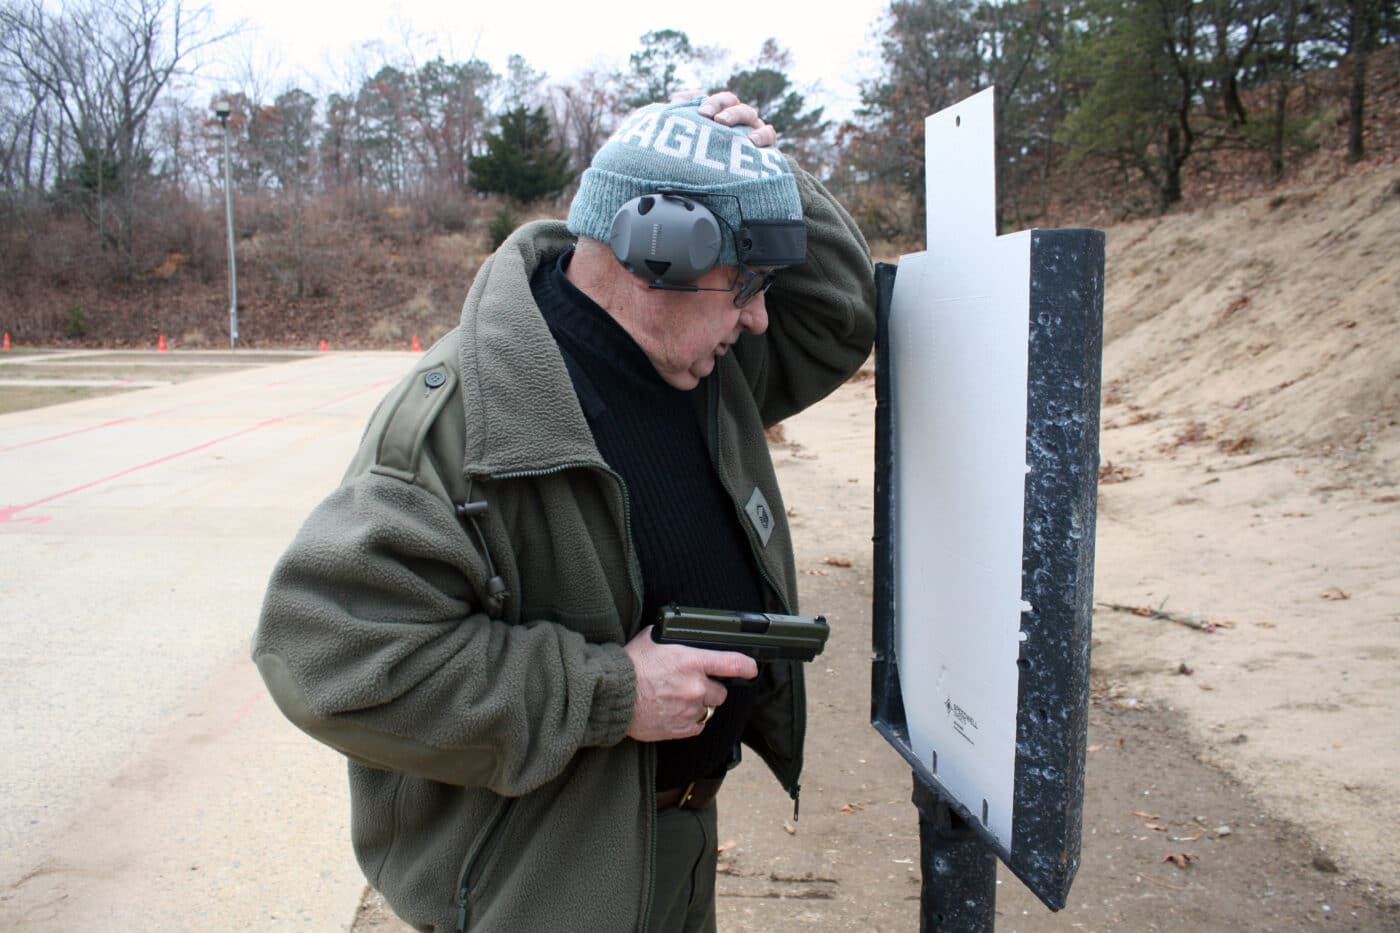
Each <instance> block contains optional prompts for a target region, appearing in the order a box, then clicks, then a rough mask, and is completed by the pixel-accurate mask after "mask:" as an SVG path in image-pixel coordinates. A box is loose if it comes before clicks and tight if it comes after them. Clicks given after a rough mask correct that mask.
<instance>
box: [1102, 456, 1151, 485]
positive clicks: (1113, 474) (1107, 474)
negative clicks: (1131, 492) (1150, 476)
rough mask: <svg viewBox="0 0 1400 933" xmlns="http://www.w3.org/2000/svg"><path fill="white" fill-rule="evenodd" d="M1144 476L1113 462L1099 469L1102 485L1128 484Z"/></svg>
mask: <svg viewBox="0 0 1400 933" xmlns="http://www.w3.org/2000/svg"><path fill="white" fill-rule="evenodd" d="M1141 475H1142V474H1141V473H1140V472H1139V471H1137V470H1134V469H1133V468H1132V467H1129V466H1121V465H1119V464H1115V463H1114V462H1113V461H1112V460H1108V461H1105V462H1104V464H1103V466H1101V467H1099V482H1100V483H1126V482H1127V481H1128V480H1130V479H1133V478H1135V477H1138V476H1141Z"/></svg>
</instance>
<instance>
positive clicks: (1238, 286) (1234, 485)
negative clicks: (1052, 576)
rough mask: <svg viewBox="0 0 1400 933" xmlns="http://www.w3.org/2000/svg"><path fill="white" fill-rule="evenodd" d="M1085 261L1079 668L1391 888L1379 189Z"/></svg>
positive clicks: (1399, 209)
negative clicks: (1092, 514)
mask: <svg viewBox="0 0 1400 933" xmlns="http://www.w3.org/2000/svg"><path fill="white" fill-rule="evenodd" d="M1108 244H1109V255H1108V270H1107V293H1106V302H1105V304H1106V309H1105V331H1106V334H1105V351H1104V356H1105V359H1104V376H1105V391H1104V409H1103V434H1102V457H1103V463H1104V467H1103V469H1102V480H1103V485H1102V486H1101V494H1100V519H1099V522H1100V524H1099V550H1098V573H1097V581H1096V596H1097V598H1098V599H1099V600H1100V601H1101V603H1103V604H1116V605H1118V606H1127V607H1135V608H1137V609H1138V610H1139V612H1140V613H1141V612H1145V611H1149V610H1153V611H1156V615H1151V616H1148V615H1142V614H1136V615H1135V614H1133V613H1131V612H1124V611H1114V610H1111V609H1108V608H1107V607H1104V608H1101V610H1100V612H1099V613H1098V614H1097V615H1096V619H1095V667H1096V668H1097V669H1098V670H1099V671H1101V672H1102V673H1103V674H1104V676H1105V677H1107V678H1108V679H1109V680H1110V681H1112V692H1113V695H1114V696H1115V697H1116V698H1118V699H1119V700H1120V701H1121V702H1124V703H1132V704H1147V705H1150V704H1155V705H1157V706H1160V707H1162V708H1170V709H1172V710H1176V711H1181V712H1183V713H1184V714H1185V718H1186V722H1187V723H1188V726H1189V728H1190V730H1191V731H1192V732H1193V733H1194V736H1195V738H1196V740H1197V741H1198V742H1199V743H1200V744H1201V747H1202V757H1203V758H1204V759H1206V760H1208V761H1211V762H1212V763H1215V764H1218V765H1220V766H1221V767H1223V768H1225V769H1226V770H1227V771H1229V772H1230V773H1232V774H1234V775H1235V776H1237V777H1238V778H1239V779H1240V780H1241V781H1243V782H1244V783H1245V784H1246V785H1247V786H1248V787H1250V788H1251V789H1253V790H1254V791H1255V792H1257V794H1258V795H1259V797H1260V798H1261V799H1262V800H1263V801H1264V802H1265V804H1266V805H1268V806H1269V807H1270V809H1271V810H1273V811H1275V812H1278V813H1280V814H1282V815H1284V816H1286V817H1288V818H1290V819H1292V820H1294V821H1295V822H1297V823H1298V824H1300V825H1302V826H1304V827H1306V828H1307V830H1308V831H1309V833H1310V834H1311V835H1313V837H1314V838H1315V839H1317V840H1318V842H1319V844H1320V845H1322V846H1323V847H1325V848H1326V849H1327V850H1328V851H1329V852H1330V853H1332V856H1335V858H1336V860H1337V862H1338V863H1339V864H1341V865H1342V866H1343V869H1344V870H1347V871H1351V872H1354V873H1355V874H1356V875H1358V876H1360V877H1364V878H1369V879H1372V880H1376V881H1382V882H1387V881H1388V883H1390V884H1391V885H1392V886H1393V885H1394V882H1395V879H1397V878H1400V847H1397V846H1396V844H1395V839H1396V838H1397V835H1400V820H1397V818H1396V816H1395V814H1394V807H1393V806H1392V805H1391V803H1392V802H1393V801H1394V800H1396V799H1400V728H1397V726H1396V725H1395V719H1394V714H1395V710H1396V709H1397V708H1400V679H1397V678H1396V676H1395V670H1396V660H1397V658H1400V574H1398V573H1397V571H1396V568H1397V567H1398V566H1400V506H1397V502H1400V496H1397V492H1400V489H1397V484H1398V483H1400V430H1397V420H1400V170H1397V169H1396V168H1395V167H1394V166H1391V167H1388V168H1384V169H1381V170H1377V171H1373V172H1371V173H1369V174H1365V175H1358V176H1355V177H1347V178H1343V179H1340V180H1338V181H1336V182H1334V183H1332V184H1330V185H1328V186H1325V187H1318V188H1304V189H1298V190H1292V191H1287V192H1279V193H1274V194H1270V195H1266V196H1263V197H1259V198H1255V199H1252V200H1247V201H1243V202H1241V203H1238V204H1234V205H1231V206H1221V207H1217V208H1212V209H1208V210H1205V211H1200V212H1196V213H1193V214H1183V215H1180V216H1172V217H1168V218H1164V219H1160V220H1153V221H1143V222H1139V223H1134V224H1129V225H1125V226H1122V227H1117V228H1114V229H1112V230H1110V231H1109V238H1108ZM1178 623H1185V624H1178ZM1332 856H1329V858H1330V857H1332ZM1394 893H1395V892H1393V891H1392V894H1394Z"/></svg>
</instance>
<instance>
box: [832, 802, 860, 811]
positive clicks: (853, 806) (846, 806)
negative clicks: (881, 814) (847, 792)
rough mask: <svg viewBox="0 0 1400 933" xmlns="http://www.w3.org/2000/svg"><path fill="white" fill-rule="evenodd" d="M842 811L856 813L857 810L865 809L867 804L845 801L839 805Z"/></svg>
mask: <svg viewBox="0 0 1400 933" xmlns="http://www.w3.org/2000/svg"><path fill="white" fill-rule="evenodd" d="M837 809H838V810H840V811H841V812H842V813H855V812H856V811H857V810H864V809H865V805H864V804H859V803H843V804H842V805H841V806H839V807H837Z"/></svg>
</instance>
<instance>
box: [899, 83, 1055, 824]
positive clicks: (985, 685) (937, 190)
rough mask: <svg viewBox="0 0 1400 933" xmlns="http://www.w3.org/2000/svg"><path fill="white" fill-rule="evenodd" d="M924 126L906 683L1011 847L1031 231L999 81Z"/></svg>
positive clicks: (906, 383) (911, 364) (914, 722)
mask: <svg viewBox="0 0 1400 933" xmlns="http://www.w3.org/2000/svg"><path fill="white" fill-rule="evenodd" d="M925 129H926V139H927V156H926V165H927V176H928V185H927V196H928V202H927V203H928V226H927V244H928V249H927V250H926V251H925V252H923V253H917V254H913V255H909V256H905V257H903V258H901V260H900V263H899V272H898V275H897V277H896V279H895V288H894V295H893V301H892V303H891V308H890V318H889V320H890V324H889V345H890V354H891V357H892V359H891V372H892V376H893V380H892V393H893V397H894V398H895V399H896V400H897V404H896V405H895V407H894V432H893V433H894V436H895V437H896V438H897V439H898V443H897V445H896V446H895V449H894V470H893V472H894V480H893V485H892V489H893V497H894V505H895V508H894V511H895V516H896V518H895V519H894V525H895V527H894V538H895V542H896V546H895V549H894V552H895V554H896V565H895V593H894V601H895V606H896V617H897V618H898V620H899V624H898V629H897V633H896V641H897V649H898V657H899V659H900V684H901V689H902V691H903V700H904V709H905V713H906V717H907V721H908V728H909V739H910V745H911V747H912V748H913V749H914V752H915V753H916V754H917V755H918V757H919V759H920V760H921V761H922V762H924V763H925V764H927V765H929V766H930V768H931V769H932V771H933V773H934V775H935V776H936V777H937V778H938V780H939V782H940V783H941V784H942V785H943V786H944V788H946V789H947V791H948V792H949V793H950V794H952V795H953V797H954V798H955V799H956V800H957V801H958V802H959V803H961V804H962V805H963V806H965V807H966V808H967V810H968V811H969V813H970V814H971V816H972V817H973V818H974V819H977V820H980V821H981V822H982V823H983V825H984V826H985V827H986V828H987V830H988V831H989V832H990V833H991V834H992V835H993V836H994V837H995V838H996V839H997V840H998V842H999V843H1001V844H1002V845H1003V846H1005V847H1006V848H1007V849H1009V848H1010V846H1011V829H1012V827H1011V823H1012V806H1013V784H1014V777H1015V760H1016V704H1017V682H1018V669H1017V666H1016V660H1017V655H1018V649H1019V643H1020V638H1021V634H1020V621H1021V612H1022V610H1023V609H1024V608H1026V607H1025V606H1024V604H1023V603H1022V601H1021V598H1020V596H1021V556H1022V555H1021V545H1022V540H1021V535H1022V528H1023V513H1024V505H1025V502H1024V499H1025V478H1026V396H1027V365H1028V364H1027V359H1028V350H1027V336H1028V318H1029V308H1030V244H1031V239H1030V233H1029V232H1021V233H1016V234H1012V235H1009V236H1003V237H997V236H996V231H995V216H996V215H995V204H996V178H995V164H996V163H995V153H994V147H995V127H994V117H993V98H992V91H991V90H990V89H989V90H987V91H984V92H982V93H980V94H978V95H976V96H974V97H971V98H969V99H967V100H965V101H963V102H961V103H959V104H957V105H955V106H953V107H950V108H948V109H946V110H943V111H941V112H939V113H937V114H934V115H933V116H931V117H929V118H928V119H927V120H926V121H925Z"/></svg>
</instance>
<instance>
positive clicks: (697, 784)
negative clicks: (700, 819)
mask: <svg viewBox="0 0 1400 933" xmlns="http://www.w3.org/2000/svg"><path fill="white" fill-rule="evenodd" d="M723 783H724V781H722V780H720V781H691V782H690V783H689V784H688V785H686V786H685V787H673V788H671V789H670V790H659V791H657V792H656V809H658V810H666V809H669V808H671V807H676V808H678V809H681V810H699V809H701V808H702V807H707V806H709V805H710V802H711V801H712V800H714V799H715V795H716V794H718V793H719V786H720V785H721V784H723Z"/></svg>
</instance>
